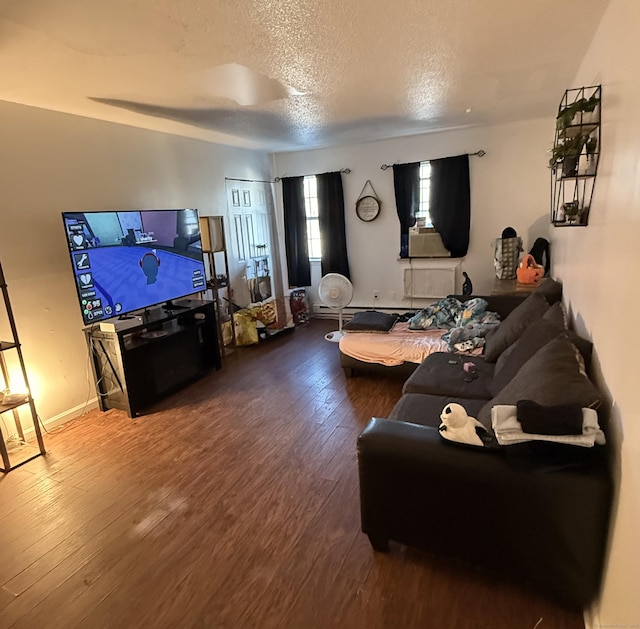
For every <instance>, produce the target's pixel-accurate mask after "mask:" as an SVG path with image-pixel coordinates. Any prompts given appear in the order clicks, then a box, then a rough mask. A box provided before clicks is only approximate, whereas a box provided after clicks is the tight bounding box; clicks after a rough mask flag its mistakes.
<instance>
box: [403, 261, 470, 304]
mask: <svg viewBox="0 0 640 629" xmlns="http://www.w3.org/2000/svg"><path fill="white" fill-rule="evenodd" d="M457 268H458V267H457V265H456V266H447V267H430V268H426V269H405V270H404V296H405V297H413V298H416V299H420V298H440V297H446V296H447V295H451V294H452V293H455V292H456V270H457Z"/></svg>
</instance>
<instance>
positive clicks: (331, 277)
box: [318, 273, 353, 308]
mask: <svg viewBox="0 0 640 629" xmlns="http://www.w3.org/2000/svg"><path fill="white" fill-rule="evenodd" d="M318 296H319V297H320V299H321V300H322V302H323V303H324V304H325V305H326V306H329V307H330V308H344V307H345V306H347V305H349V304H350V303H351V299H352V298H353V285H352V284H351V282H350V281H349V280H348V279H347V278H346V277H345V276H344V275H341V274H340V273H327V274H326V275H325V276H324V277H323V278H322V279H321V280H320V284H319V285H318Z"/></svg>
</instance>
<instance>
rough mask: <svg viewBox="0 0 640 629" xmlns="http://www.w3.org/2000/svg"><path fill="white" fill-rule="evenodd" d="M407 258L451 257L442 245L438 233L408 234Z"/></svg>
mask: <svg viewBox="0 0 640 629" xmlns="http://www.w3.org/2000/svg"><path fill="white" fill-rule="evenodd" d="M409 257H410V258H446V257H451V252H450V251H448V250H447V249H446V248H445V246H444V245H443V244H442V238H441V236H440V234H439V233H438V232H435V231H434V232H429V233H426V234H425V233H411V232H409Z"/></svg>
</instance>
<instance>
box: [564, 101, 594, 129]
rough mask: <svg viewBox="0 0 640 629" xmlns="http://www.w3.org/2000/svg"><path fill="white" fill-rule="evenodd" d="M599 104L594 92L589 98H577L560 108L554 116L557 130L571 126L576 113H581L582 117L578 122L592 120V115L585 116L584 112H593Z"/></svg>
mask: <svg viewBox="0 0 640 629" xmlns="http://www.w3.org/2000/svg"><path fill="white" fill-rule="evenodd" d="M599 104H600V97H599V96H597V95H596V94H593V95H592V96H590V97H589V98H579V99H578V100H576V101H574V102H573V103H571V104H569V105H567V106H566V107H563V108H562V109H560V111H559V112H558V115H557V117H556V128H557V129H558V130H559V131H564V130H565V129H566V128H567V127H569V126H571V124H572V123H574V120H575V117H576V115H577V114H580V113H582V117H581V118H580V120H579V121H578V124H579V123H582V124H585V123H589V122H593V121H592V119H591V118H592V117H593V116H589V117H588V118H587V117H586V116H585V115H584V114H585V113H588V114H593V112H594V111H595V110H596V107H597V106H598V105H599ZM574 124H576V123H574Z"/></svg>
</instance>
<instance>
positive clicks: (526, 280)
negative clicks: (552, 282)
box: [516, 253, 544, 284]
mask: <svg viewBox="0 0 640 629" xmlns="http://www.w3.org/2000/svg"><path fill="white" fill-rule="evenodd" d="M516 275H517V276H518V284H538V283H539V282H540V280H541V279H542V277H543V276H544V268H543V267H541V266H540V265H539V264H538V263H537V262H536V260H535V258H534V257H533V256H532V255H531V254H530V253H528V254H527V255H526V256H524V258H522V261H521V262H520V266H519V267H518V268H517V270H516Z"/></svg>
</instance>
